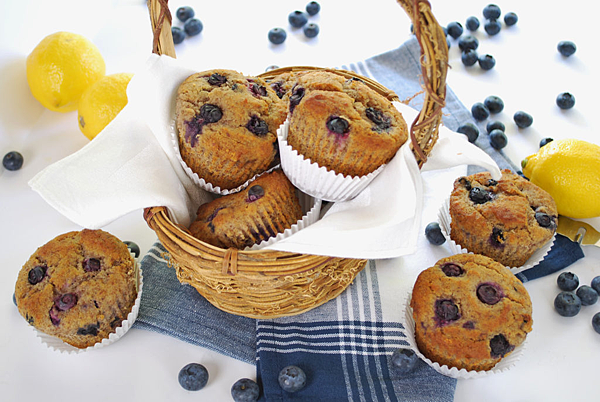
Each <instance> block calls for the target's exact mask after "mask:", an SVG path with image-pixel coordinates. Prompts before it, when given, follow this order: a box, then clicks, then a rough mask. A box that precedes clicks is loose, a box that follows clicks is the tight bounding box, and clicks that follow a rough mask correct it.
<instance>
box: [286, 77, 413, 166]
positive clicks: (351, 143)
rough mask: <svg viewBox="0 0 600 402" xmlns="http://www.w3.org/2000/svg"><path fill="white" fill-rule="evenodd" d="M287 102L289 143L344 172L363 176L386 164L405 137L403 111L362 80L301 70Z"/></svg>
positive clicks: (319, 161) (308, 157)
mask: <svg viewBox="0 0 600 402" xmlns="http://www.w3.org/2000/svg"><path fill="white" fill-rule="evenodd" d="M288 105H289V111H290V127H289V133H288V138H287V141H288V143H289V145H290V146H291V147H292V148H293V149H295V150H297V151H298V153H299V154H301V155H303V156H304V158H307V159H310V160H311V161H312V162H316V163H317V164H318V165H319V166H324V167H326V168H327V169H328V170H333V171H334V172H336V173H341V174H343V175H344V176H364V175H366V174H368V173H371V172H372V171H374V170H376V169H377V168H378V167H380V166H381V165H383V164H386V163H388V162H389V161H390V160H391V159H392V158H393V157H394V155H395V154H396V152H397V151H398V149H399V148H400V146H401V145H402V144H404V143H405V142H406V140H407V138H408V129H407V126H406V122H405V121H404V118H403V117H402V114H401V113H400V112H399V111H398V110H397V109H396V108H395V107H394V105H393V104H392V103H391V102H390V101H389V100H388V99H386V98H385V97H384V96H382V95H380V94H379V93H377V92H375V91H374V90H372V89H371V88H369V87H368V86H367V85H366V84H365V83H364V82H363V81H361V80H360V79H346V78H345V77H343V76H341V75H338V74H335V73H332V72H327V71H313V72H309V73H306V74H302V75H300V76H298V77H297V80H296V83H295V85H294V87H293V88H292V90H291V93H290V94H289V98H288Z"/></svg>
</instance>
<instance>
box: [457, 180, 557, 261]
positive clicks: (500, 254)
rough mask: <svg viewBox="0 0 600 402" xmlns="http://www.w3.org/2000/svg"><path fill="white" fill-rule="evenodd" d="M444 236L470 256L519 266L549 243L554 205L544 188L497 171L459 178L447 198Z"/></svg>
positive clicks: (552, 227) (554, 228)
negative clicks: (447, 220)
mask: <svg viewBox="0 0 600 402" xmlns="http://www.w3.org/2000/svg"><path fill="white" fill-rule="evenodd" d="M450 217H451V218H452V221H451V224H450V237H451V238H452V240H454V241H455V242H456V243H458V244H460V245H461V246H462V247H463V248H466V249H467V250H469V251H470V252H472V253H476V254H482V255H485V256H488V257H490V258H493V259H494V260H496V261H498V262H500V263H502V264H504V265H506V266H509V267H520V266H522V265H523V264H525V262H526V261H527V260H528V259H529V257H531V255H532V254H533V253H534V252H535V251H536V250H538V249H539V248H540V247H542V246H543V245H544V244H546V243H547V242H548V241H549V240H551V239H552V237H553V236H554V233H555V231H556V226H557V219H558V212H557V209H556V203H555V202H554V199H553V198H552V196H551V195H550V194H548V193H547V192H546V191H545V190H543V189H541V188H540V187H538V186H536V185H535V184H533V183H531V182H530V181H528V180H526V179H524V178H523V177H521V176H519V175H517V174H515V173H512V172H511V171H510V170H506V169H505V170H503V171H502V177H501V178H500V180H498V181H496V180H493V179H492V177H491V175H490V173H489V172H482V173H477V174H474V175H471V176H466V177H460V178H458V179H456V180H455V181H454V189H453V191H452V194H451V195H450Z"/></svg>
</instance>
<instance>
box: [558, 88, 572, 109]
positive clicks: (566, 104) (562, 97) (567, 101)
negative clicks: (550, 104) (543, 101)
mask: <svg viewBox="0 0 600 402" xmlns="http://www.w3.org/2000/svg"><path fill="white" fill-rule="evenodd" d="M556 105H557V106H558V107H559V108H561V109H563V110H566V109H571V108H572V107H573V106H575V97H574V96H573V95H572V94H570V93H569V92H563V93H561V94H558V96H557V97H556Z"/></svg>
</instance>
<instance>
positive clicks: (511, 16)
mask: <svg viewBox="0 0 600 402" xmlns="http://www.w3.org/2000/svg"><path fill="white" fill-rule="evenodd" d="M518 20H519V17H518V16H517V14H515V13H514V12H512V11H511V12H508V13H506V14H504V23H505V24H506V26H507V27H510V26H513V25H515V24H516V23H517V21H518Z"/></svg>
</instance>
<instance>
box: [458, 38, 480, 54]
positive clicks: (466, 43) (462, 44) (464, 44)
mask: <svg viewBox="0 0 600 402" xmlns="http://www.w3.org/2000/svg"><path fill="white" fill-rule="evenodd" d="M458 47H459V49H460V50H462V51H463V52H464V51H465V50H469V49H470V50H477V48H478V47H479V40H478V39H477V38H476V37H474V36H473V35H465V36H461V37H460V39H459V40H458Z"/></svg>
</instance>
